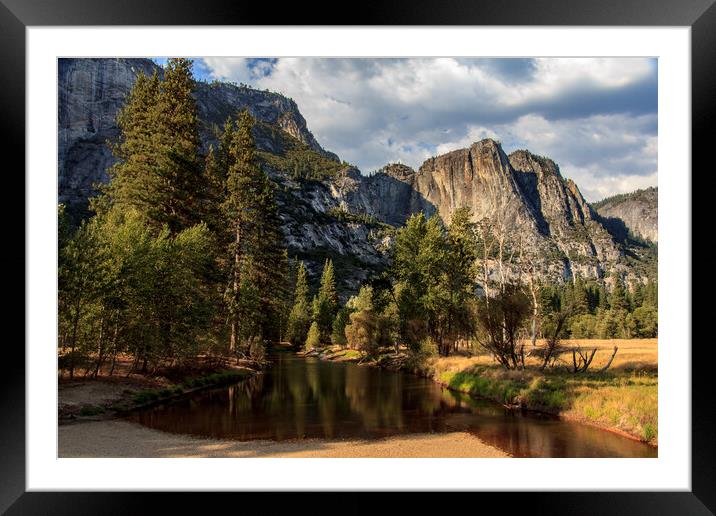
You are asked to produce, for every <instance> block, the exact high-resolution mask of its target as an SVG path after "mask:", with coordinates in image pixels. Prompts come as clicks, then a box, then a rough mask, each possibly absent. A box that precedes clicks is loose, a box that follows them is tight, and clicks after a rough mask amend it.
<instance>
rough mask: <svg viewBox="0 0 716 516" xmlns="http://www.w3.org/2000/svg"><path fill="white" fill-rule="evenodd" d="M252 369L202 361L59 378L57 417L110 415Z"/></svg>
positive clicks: (218, 382) (215, 383)
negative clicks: (187, 365) (167, 367)
mask: <svg viewBox="0 0 716 516" xmlns="http://www.w3.org/2000/svg"><path fill="white" fill-rule="evenodd" d="M122 366H125V367H126V365H125V364H122ZM256 372H257V371H256V370H254V369H251V368H249V367H245V366H244V367H242V366H235V365H234V366H227V365H223V366H219V365H215V364H214V365H211V366H208V365H206V364H203V365H202V366H201V367H192V368H173V369H171V370H164V371H162V373H163V374H162V375H157V374H153V375H150V374H139V373H132V374H122V375H116V374H115V375H109V374H107V371H102V372H101V374H99V375H98V376H97V377H96V378H94V377H91V376H89V377H76V378H74V379H72V380H70V379H68V378H60V379H59V390H58V418H59V420H60V421H72V420H78V419H80V420H81V419H107V418H112V417H115V416H117V415H121V414H123V413H125V412H127V411H131V410H137V409H141V408H146V407H149V406H151V405H153V404H156V403H161V402H164V401H168V400H171V399H175V398H180V397H182V396H186V395H189V394H191V393H194V392H196V391H199V390H201V389H206V388H210V387H215V386H220V385H226V384H229V383H235V382H238V381H240V380H242V379H244V378H247V377H249V376H252V375H253V374H256Z"/></svg>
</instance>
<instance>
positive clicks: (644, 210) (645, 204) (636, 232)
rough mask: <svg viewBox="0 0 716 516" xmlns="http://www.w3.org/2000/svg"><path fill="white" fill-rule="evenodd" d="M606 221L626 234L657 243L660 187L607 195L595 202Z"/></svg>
mask: <svg viewBox="0 0 716 516" xmlns="http://www.w3.org/2000/svg"><path fill="white" fill-rule="evenodd" d="M593 208H594V209H595V210H596V212H597V213H598V214H599V215H600V216H601V217H602V219H603V223H604V224H605V225H607V226H608V227H610V229H611V230H612V231H613V232H615V233H616V234H617V235H619V237H620V238H625V237H626V236H627V234H628V233H631V234H632V235H633V236H636V237H638V238H642V239H644V240H648V241H650V242H653V243H657V242H658V240H659V190H658V188H656V187H650V188H646V189H644V190H636V191H634V192H631V193H627V194H620V195H615V196H612V197H607V198H606V199H603V200H601V201H599V202H596V203H594V204H593Z"/></svg>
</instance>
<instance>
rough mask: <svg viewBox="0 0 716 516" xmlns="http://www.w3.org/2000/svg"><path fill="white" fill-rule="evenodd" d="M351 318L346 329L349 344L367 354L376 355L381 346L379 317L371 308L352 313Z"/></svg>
mask: <svg viewBox="0 0 716 516" xmlns="http://www.w3.org/2000/svg"><path fill="white" fill-rule="evenodd" d="M349 319H350V324H348V325H347V326H346V331H345V333H346V340H347V342H348V346H349V347H351V348H353V349H357V350H358V351H362V352H363V353H365V354H366V355H369V356H373V355H375V354H376V353H377V352H378V349H379V347H380V340H379V338H380V327H379V322H378V317H376V315H375V314H374V313H373V312H371V311H369V310H361V311H359V312H355V313H352V314H351V315H350V318H349Z"/></svg>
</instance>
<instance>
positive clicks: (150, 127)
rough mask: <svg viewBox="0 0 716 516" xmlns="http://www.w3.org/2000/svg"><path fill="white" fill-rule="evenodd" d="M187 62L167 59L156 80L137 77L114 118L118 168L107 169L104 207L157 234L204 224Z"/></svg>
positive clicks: (99, 204) (101, 203) (97, 204)
mask: <svg viewBox="0 0 716 516" xmlns="http://www.w3.org/2000/svg"><path fill="white" fill-rule="evenodd" d="M191 67H192V63H191V60H188V59H170V60H169V62H168V63H167V67H166V69H165V71H164V76H163V78H162V79H161V80H160V78H159V76H158V75H157V74H156V73H155V74H154V75H152V76H151V77H146V76H145V75H143V74H139V76H138V77H137V81H136V82H135V85H134V87H133V88H132V91H131V92H130V95H129V98H128V99H127V102H126V104H125V106H124V107H123V108H122V110H121V111H120V112H119V114H118V116H117V123H118V125H119V128H120V137H119V141H118V142H116V143H115V144H114V145H113V149H112V150H113V153H114V155H115V157H116V158H117V159H118V162H117V163H116V164H115V165H114V166H113V167H112V168H111V169H110V183H109V185H108V186H107V187H106V188H105V189H104V192H105V194H106V199H104V200H102V201H97V202H95V203H94V204H93V208H98V209H100V210H105V211H106V209H107V207H108V205H110V204H112V205H116V206H120V207H122V206H125V207H133V208H136V209H137V211H138V212H139V213H140V214H141V215H142V216H144V217H145V218H146V219H147V221H148V222H149V223H150V224H151V225H153V226H154V227H155V228H157V229H161V228H162V226H163V225H165V224H166V225H167V226H168V227H169V230H170V232H171V233H172V234H177V233H179V232H180V231H181V230H183V229H186V228H188V227H191V226H192V225H194V224H197V223H199V222H201V221H202V220H204V218H205V216H204V215H205V213H204V211H205V210H204V208H205V202H204V200H203V199H202V197H203V194H204V192H205V188H204V187H203V182H204V177H203V172H202V170H203V168H204V167H203V166H202V162H201V157H200V153H199V151H200V141H199V132H198V121H197V109H196V101H195V100H194V97H193V96H192V92H193V88H194V80H193V77H192V71H191Z"/></svg>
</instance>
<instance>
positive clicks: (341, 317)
mask: <svg viewBox="0 0 716 516" xmlns="http://www.w3.org/2000/svg"><path fill="white" fill-rule="evenodd" d="M349 316H350V310H349V309H347V308H345V307H344V308H341V309H340V310H338V313H337V314H336V318H335V319H333V331H332V332H331V344H334V345H336V346H345V345H346V344H347V343H348V340H347V339H346V325H347V324H348V317H349Z"/></svg>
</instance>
